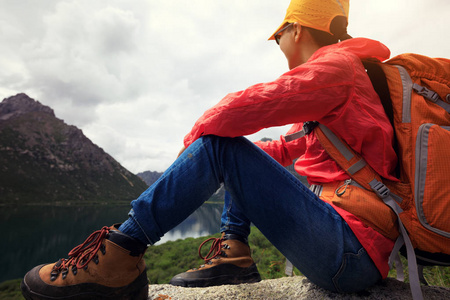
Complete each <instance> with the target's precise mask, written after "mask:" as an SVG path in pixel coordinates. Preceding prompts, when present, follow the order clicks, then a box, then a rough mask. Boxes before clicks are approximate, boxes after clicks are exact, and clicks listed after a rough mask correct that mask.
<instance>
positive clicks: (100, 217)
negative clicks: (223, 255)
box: [0, 203, 223, 282]
mask: <svg viewBox="0 0 450 300" xmlns="http://www.w3.org/2000/svg"><path fill="white" fill-rule="evenodd" d="M222 207H223V204H210V203H205V204H204V205H203V206H202V207H200V208H199V209H198V210H197V211H196V212H194V213H193V214H192V215H191V216H190V217H189V218H187V219H186V220H185V221H184V222H183V223H181V224H180V225H178V226H177V227H175V228H174V229H173V230H171V231H170V232H168V233H167V234H166V235H165V236H164V237H163V238H162V239H161V241H159V242H158V243H157V244H161V243H164V242H166V241H171V240H177V239H180V238H187V237H200V236H204V235H210V234H214V233H217V232H219V229H220V216H221V214H222ZM129 208H130V206H129V205H126V206H107V205H103V206H102V205H100V206H24V207H2V208H1V209H0V226H1V227H0V228H1V229H2V237H1V239H0V251H1V252H0V268H1V272H0V282H3V281H4V280H9V279H15V278H21V277H23V276H24V275H25V273H26V272H27V271H29V270H30V269H31V268H33V267H34V266H36V265H38V264H42V263H51V262H55V261H57V260H58V259H59V258H66V257H67V253H68V252H69V251H70V250H72V248H74V247H75V246H77V245H79V244H81V243H82V242H84V240H85V239H86V238H87V237H88V236H89V235H90V234H91V233H92V232H93V231H95V230H98V229H100V228H101V227H103V226H110V225H112V224H114V223H120V222H123V221H124V220H126V219H127V213H128V211H129Z"/></svg>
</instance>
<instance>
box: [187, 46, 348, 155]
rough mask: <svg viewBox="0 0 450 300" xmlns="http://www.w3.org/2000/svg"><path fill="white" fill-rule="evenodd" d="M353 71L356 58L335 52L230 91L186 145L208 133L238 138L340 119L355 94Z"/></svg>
mask: <svg viewBox="0 0 450 300" xmlns="http://www.w3.org/2000/svg"><path fill="white" fill-rule="evenodd" d="M353 75H354V70H353V65H352V63H351V61H350V60H349V59H347V58H346V57H345V55H343V54H340V53H339V52H338V53H335V54H334V53H331V54H328V55H326V56H324V57H321V58H318V59H315V60H313V61H311V62H307V63H305V64H303V65H301V66H298V67H297V68H294V69H292V70H290V71H288V72H287V73H285V74H283V75H282V76H280V77H279V78H278V79H276V80H275V81H272V82H268V83H261V84H256V85H254V86H251V87H249V88H248V89H246V90H243V91H240V92H236V93H231V94H228V95H227V96H226V97H225V98H223V99H222V100H221V101H220V102H219V103H218V104H216V105H215V106H213V107H212V108H210V109H208V110H207V111H206V112H205V113H204V114H203V115H202V116H201V117H200V118H199V119H198V120H197V122H196V123H195V125H194V127H193V128H192V130H191V131H190V132H189V133H188V134H187V135H186V136H185V138H184V145H185V147H186V148H187V147H188V146H189V145H190V144H191V143H193V142H194V141H195V140H196V139H197V138H199V137H200V136H203V135H210V134H212V135H218V136H224V137H237V136H244V135H249V134H253V133H255V132H257V131H259V130H261V129H263V128H268V127H272V126H282V125H286V124H294V123H299V122H304V121H310V120H316V121H319V122H320V121H324V118H331V119H332V118H335V117H336V115H339V109H340V108H342V107H343V106H345V103H346V102H347V100H348V99H349V97H351V93H352V91H353V88H354V77H353ZM331 119H330V120H331Z"/></svg>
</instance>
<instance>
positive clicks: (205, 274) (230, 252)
mask: <svg viewBox="0 0 450 300" xmlns="http://www.w3.org/2000/svg"><path fill="white" fill-rule="evenodd" d="M209 241H213V243H212V245H211V249H210V250H209V252H208V254H207V255H206V256H205V257H203V256H202V254H201V253H200V250H201V248H202V246H203V245H205V244H206V243H207V242H209ZM198 251H199V255H200V257H201V258H202V259H204V260H205V264H204V265H201V266H200V267H199V268H198V269H197V268H195V269H192V270H189V271H187V272H184V273H181V274H178V275H176V276H174V277H173V278H172V280H171V281H170V284H172V285H178V286H184V287H205V286H214V285H222V284H239V283H252V282H258V281H261V277H260V275H259V272H258V269H257V268H256V264H255V262H254V261H253V259H252V257H251V253H250V247H249V246H248V243H247V240H246V239H245V238H243V237H241V236H238V235H235V234H222V237H221V238H210V239H207V240H206V241H204V242H203V243H202V244H201V245H200V248H199V250H198Z"/></svg>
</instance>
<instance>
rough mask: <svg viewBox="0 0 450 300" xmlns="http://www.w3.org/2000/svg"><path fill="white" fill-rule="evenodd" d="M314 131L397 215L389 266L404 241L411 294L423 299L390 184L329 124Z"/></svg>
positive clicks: (349, 171)
mask: <svg viewBox="0 0 450 300" xmlns="http://www.w3.org/2000/svg"><path fill="white" fill-rule="evenodd" d="M314 133H315V134H316V136H317V138H318V139H319V142H320V144H321V145H322V146H323V148H324V149H325V151H326V152H327V153H328V154H329V155H330V157H331V158H332V159H334V160H335V161H336V163H337V164H338V165H339V166H340V167H341V168H342V169H344V170H345V171H346V172H347V174H348V175H349V176H350V177H351V178H352V179H353V180H355V181H356V182H357V183H358V184H360V185H361V186H363V187H364V188H366V189H367V190H372V191H374V192H375V193H376V194H377V196H378V197H379V198H380V199H381V200H383V202H384V203H385V204H386V205H387V206H389V207H390V208H391V209H392V210H393V211H394V212H395V214H396V215H397V220H398V226H399V231H400V235H399V237H398V239H397V241H396V242H395V245H394V249H393V250H392V253H391V256H390V257H389V265H390V266H392V262H393V260H394V259H395V258H396V257H397V256H398V252H399V250H400V248H401V247H402V246H403V245H405V247H406V251H407V259H408V268H409V280H410V286H411V292H412V296H413V299H414V300H423V294H422V290H421V288H420V280H419V270H418V266H417V260H416V255H415V253H414V247H413V245H412V243H411V240H410V238H409V236H408V232H407V231H406V229H405V227H404V226H403V223H402V221H401V219H400V214H401V213H402V212H403V210H402V208H401V207H400V205H399V204H398V202H397V201H396V199H397V198H398V197H397V196H396V195H394V194H392V193H391V191H390V190H389V188H388V187H386V185H384V183H383V182H382V181H381V178H380V176H379V175H378V174H377V173H376V172H375V171H374V170H373V169H372V168H371V167H370V166H369V164H367V163H366V161H365V160H364V158H362V157H361V155H360V154H358V153H357V152H355V151H354V150H353V149H351V148H350V147H349V146H348V145H347V143H345V142H344V141H342V140H341V139H340V138H339V137H338V136H336V135H335V134H334V133H333V132H332V131H331V130H330V129H329V128H328V127H326V126H325V125H323V124H319V125H318V126H317V127H316V128H315V129H314ZM397 261H398V259H397Z"/></svg>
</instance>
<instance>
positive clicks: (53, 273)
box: [50, 270, 60, 281]
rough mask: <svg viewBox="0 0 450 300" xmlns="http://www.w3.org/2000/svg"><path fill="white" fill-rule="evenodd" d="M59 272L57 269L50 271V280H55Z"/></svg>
mask: <svg viewBox="0 0 450 300" xmlns="http://www.w3.org/2000/svg"><path fill="white" fill-rule="evenodd" d="M59 273H60V271H59V270H52V272H51V273H50V281H55V280H56V278H58V275H59Z"/></svg>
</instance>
